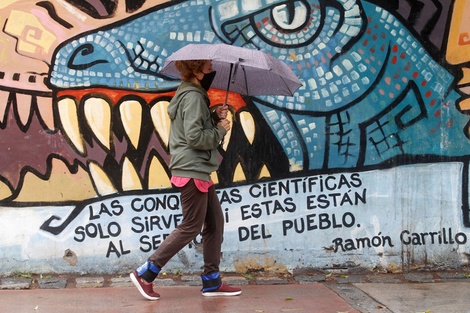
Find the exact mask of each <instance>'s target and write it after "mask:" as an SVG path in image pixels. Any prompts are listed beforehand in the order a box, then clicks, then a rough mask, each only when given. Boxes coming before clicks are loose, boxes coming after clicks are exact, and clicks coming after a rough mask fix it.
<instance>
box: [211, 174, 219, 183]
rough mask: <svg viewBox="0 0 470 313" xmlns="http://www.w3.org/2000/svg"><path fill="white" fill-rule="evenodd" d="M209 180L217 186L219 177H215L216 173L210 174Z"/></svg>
mask: <svg viewBox="0 0 470 313" xmlns="http://www.w3.org/2000/svg"><path fill="white" fill-rule="evenodd" d="M211 179H212V181H213V182H214V185H217V184H218V183H219V175H217V172H212V173H211Z"/></svg>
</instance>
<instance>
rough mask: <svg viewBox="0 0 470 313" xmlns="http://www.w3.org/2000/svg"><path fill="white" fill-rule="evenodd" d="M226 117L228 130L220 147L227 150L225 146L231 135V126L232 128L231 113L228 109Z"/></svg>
mask: <svg viewBox="0 0 470 313" xmlns="http://www.w3.org/2000/svg"><path fill="white" fill-rule="evenodd" d="M227 119H228V120H229V121H230V130H229V131H228V132H227V133H226V134H225V137H224V143H223V145H222V149H224V150H225V151H227V146H228V143H229V142H230V137H231V136H232V128H233V115H232V112H231V111H230V110H228V113H227Z"/></svg>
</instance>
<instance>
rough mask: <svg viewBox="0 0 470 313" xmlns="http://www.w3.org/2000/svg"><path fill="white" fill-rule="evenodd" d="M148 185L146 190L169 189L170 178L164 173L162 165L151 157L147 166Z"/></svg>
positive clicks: (155, 158)
mask: <svg viewBox="0 0 470 313" xmlns="http://www.w3.org/2000/svg"><path fill="white" fill-rule="evenodd" d="M148 177H149V183H148V189H161V188H169V187H171V182H170V178H169V177H168V174H167V173H166V171H165V169H164V168H163V165H162V164H161V162H160V160H158V158H157V157H155V156H154V157H153V158H152V161H151V162H150V166H149V172H148Z"/></svg>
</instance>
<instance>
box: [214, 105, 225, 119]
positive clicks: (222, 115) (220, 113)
mask: <svg viewBox="0 0 470 313" xmlns="http://www.w3.org/2000/svg"><path fill="white" fill-rule="evenodd" d="M215 113H217V116H218V117H219V118H220V119H221V120H223V119H226V118H227V113H228V106H227V105H222V106H219V107H217V108H216V109H215Z"/></svg>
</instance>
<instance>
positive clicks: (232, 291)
mask: <svg viewBox="0 0 470 313" xmlns="http://www.w3.org/2000/svg"><path fill="white" fill-rule="evenodd" d="M241 293H242V290H241V289H240V288H236V287H230V286H229V285H227V284H226V283H222V285H220V287H219V289H217V290H214V291H206V292H203V293H202V295H203V296H204V297H221V296H225V297H227V296H238V295H239V294H241Z"/></svg>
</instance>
